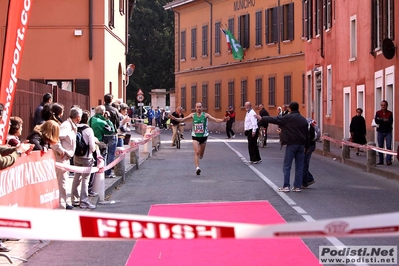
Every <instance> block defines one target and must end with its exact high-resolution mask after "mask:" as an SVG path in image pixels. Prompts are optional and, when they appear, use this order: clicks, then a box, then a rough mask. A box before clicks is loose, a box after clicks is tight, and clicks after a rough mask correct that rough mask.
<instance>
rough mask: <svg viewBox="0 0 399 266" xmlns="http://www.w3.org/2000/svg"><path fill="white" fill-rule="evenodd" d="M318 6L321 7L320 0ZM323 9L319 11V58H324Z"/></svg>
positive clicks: (321, 2)
mask: <svg viewBox="0 0 399 266" xmlns="http://www.w3.org/2000/svg"><path fill="white" fill-rule="evenodd" d="M320 4H321V5H320V7H323V6H322V5H323V1H322V0H320ZM323 13H324V12H323V11H322V12H320V30H321V32H320V56H321V58H324V21H323V20H324V17H323Z"/></svg>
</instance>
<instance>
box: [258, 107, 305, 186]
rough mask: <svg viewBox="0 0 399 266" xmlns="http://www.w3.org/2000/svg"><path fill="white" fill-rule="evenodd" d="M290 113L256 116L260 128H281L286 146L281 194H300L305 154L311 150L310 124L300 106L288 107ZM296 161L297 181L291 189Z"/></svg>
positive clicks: (282, 139)
mask: <svg viewBox="0 0 399 266" xmlns="http://www.w3.org/2000/svg"><path fill="white" fill-rule="evenodd" d="M288 109H289V113H288V114H286V115H284V116H275V117H274V116H264V117H261V116H260V115H256V117H257V119H258V121H259V122H258V123H259V125H260V126H264V125H265V123H272V124H277V125H278V126H279V127H280V128H281V133H280V134H281V145H286V148H285V155H284V162H283V175H284V184H283V186H282V187H280V188H278V191H279V192H290V191H294V192H300V191H301V187H302V180H303V165H304V154H305V152H308V149H309V135H308V122H307V121H306V118H304V117H303V116H302V115H301V114H300V113H299V104H298V103H297V102H292V103H290V104H289V106H288ZM294 159H295V181H294V186H293V187H292V188H291V189H290V186H291V184H290V174H291V165H292V161H293V160H294Z"/></svg>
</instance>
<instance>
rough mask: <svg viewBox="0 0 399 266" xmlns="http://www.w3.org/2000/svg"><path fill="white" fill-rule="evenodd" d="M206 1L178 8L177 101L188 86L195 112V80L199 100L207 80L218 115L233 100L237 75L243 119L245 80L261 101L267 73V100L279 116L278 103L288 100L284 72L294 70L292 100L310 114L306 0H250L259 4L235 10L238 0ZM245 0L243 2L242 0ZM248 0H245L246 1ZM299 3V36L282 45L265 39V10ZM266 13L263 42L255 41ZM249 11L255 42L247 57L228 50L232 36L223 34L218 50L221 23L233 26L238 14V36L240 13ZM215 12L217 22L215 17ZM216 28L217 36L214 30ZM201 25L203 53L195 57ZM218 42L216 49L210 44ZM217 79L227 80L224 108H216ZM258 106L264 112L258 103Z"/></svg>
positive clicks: (223, 84)
mask: <svg viewBox="0 0 399 266" xmlns="http://www.w3.org/2000/svg"><path fill="white" fill-rule="evenodd" d="M209 2H210V3H211V4H212V16H211V14H210V5H209V4H208V3H206V2H202V1H195V2H192V3H189V4H185V5H182V6H179V7H176V8H175V10H176V11H177V12H178V13H179V14H177V13H175V39H176V42H175V45H176V46H175V52H176V57H175V58H176V73H175V77H176V78H175V82H176V83H175V86H176V106H178V105H181V88H182V87H186V107H187V108H186V109H187V110H185V115H187V114H188V113H190V112H192V111H194V110H193V109H191V85H192V84H196V85H197V95H196V99H197V101H201V99H202V96H201V93H202V92H201V91H202V84H203V83H207V84H208V103H207V105H208V108H207V109H206V110H205V111H206V112H208V113H210V114H211V115H212V116H215V117H223V116H224V112H225V110H226V109H227V105H228V98H227V94H228V82H229V81H231V80H234V83H235V86H234V106H235V109H236V112H237V120H243V119H244V117H245V110H244V108H243V106H240V105H241V100H240V98H241V80H242V79H246V80H247V82H248V86H247V100H248V101H250V102H252V103H255V97H256V96H255V80H256V79H257V78H262V88H263V89H262V103H263V104H264V105H265V107H266V109H267V110H268V111H269V113H270V114H271V115H277V107H278V106H281V105H283V104H284V76H285V75H291V101H297V102H298V103H299V104H300V106H301V108H300V111H301V112H302V113H303V114H304V113H305V112H304V111H305V106H304V105H303V104H302V103H303V102H304V101H303V86H304V82H303V74H304V71H305V57H304V40H302V39H301V34H302V28H301V27H302V13H301V12H302V10H301V9H302V1H301V0H294V1H289V0H287V1H284V0H280V1H277V0H256V1H253V0H252V1H248V2H251V3H253V5H248V7H247V8H243V9H240V10H234V4H235V3H236V2H237V1H235V0H211V1H209ZM238 2H239V1H238ZM244 2H245V1H244ZM278 2H280V5H281V6H282V5H284V4H288V3H292V2H293V3H294V40H292V41H287V42H279V43H277V44H271V45H267V44H265V41H266V40H265V10H266V9H268V8H273V7H276V6H277V5H278ZM258 11H261V12H262V23H261V24H262V45H261V46H255V38H256V36H255V25H256V22H255V19H256V18H255V13H256V12H258ZM245 14H249V18H250V23H249V28H250V47H249V49H246V51H245V52H246V55H245V58H244V60H242V61H235V60H234V59H233V56H232V55H231V54H230V53H228V52H227V49H228V48H227V43H226V38H225V36H224V34H223V33H221V52H220V54H217V55H215V23H216V22H220V23H221V25H222V27H223V28H228V20H229V19H231V18H234V36H235V37H236V39H238V18H239V16H242V15H245ZM211 17H212V21H211ZM204 25H208V56H207V57H201V54H202V26H204ZM211 27H212V36H210V29H211ZM192 28H196V29H197V40H196V44H197V45H196V50H197V58H196V59H191V29H192ZM182 31H186V60H181V61H180V56H179V51H180V47H179V46H180V43H179V37H180V34H181V32H182ZM210 42H212V51H210V50H209V49H210V46H211V43H210ZM270 76H274V77H275V81H276V85H275V90H276V92H275V93H276V99H275V105H273V106H269V105H268V102H269V85H268V79H269V77H270ZM216 81H221V108H220V109H215V108H214V106H215V97H214V91H215V90H214V87H215V83H216ZM255 110H256V111H258V108H257V106H255Z"/></svg>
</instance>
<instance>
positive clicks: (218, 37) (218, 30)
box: [215, 22, 221, 54]
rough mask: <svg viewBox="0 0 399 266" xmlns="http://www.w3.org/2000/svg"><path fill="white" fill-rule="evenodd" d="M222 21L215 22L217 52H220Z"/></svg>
mask: <svg viewBox="0 0 399 266" xmlns="http://www.w3.org/2000/svg"><path fill="white" fill-rule="evenodd" d="M220 45H221V40H220V22H216V23H215V54H220Z"/></svg>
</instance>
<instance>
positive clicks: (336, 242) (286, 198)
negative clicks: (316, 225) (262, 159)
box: [224, 141, 367, 265]
mask: <svg viewBox="0 0 399 266" xmlns="http://www.w3.org/2000/svg"><path fill="white" fill-rule="evenodd" d="M224 143H225V144H226V146H227V147H229V148H230V149H231V150H232V151H233V152H235V154H237V156H238V157H239V158H240V159H241V160H242V161H243V162H244V163H245V164H246V165H247V166H248V167H249V169H251V170H252V171H253V172H254V173H255V174H256V175H257V176H259V177H260V178H261V179H262V180H263V181H265V183H266V184H268V185H269V187H271V188H272V189H273V190H274V191H276V193H277V195H279V196H280V197H281V198H282V199H283V200H284V201H285V202H287V204H288V205H290V206H291V208H293V209H294V210H295V211H296V212H298V213H299V214H300V215H301V216H302V218H303V219H305V220H306V221H308V222H310V221H315V219H314V218H313V217H312V216H310V215H309V214H308V213H307V212H306V211H305V209H303V208H302V207H300V206H298V205H297V204H296V202H295V201H294V200H293V199H291V198H290V197H289V196H288V195H287V194H288V193H285V192H277V189H278V187H277V185H275V184H274V183H273V182H272V181H271V180H270V179H269V178H267V177H266V176H265V175H264V174H262V173H261V172H260V171H259V170H258V169H256V168H255V167H254V166H253V165H252V164H248V161H247V160H246V159H245V157H244V156H243V155H242V154H241V153H240V152H239V151H237V150H236V149H234V148H233V147H232V146H231V145H230V144H228V143H227V142H226V141H224ZM290 193H298V192H290ZM326 239H327V240H328V241H330V243H331V244H332V245H334V246H335V247H343V246H345V244H344V243H342V242H341V241H339V240H338V238H336V237H326ZM355 265H359V264H355ZM362 265H367V264H362Z"/></svg>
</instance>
